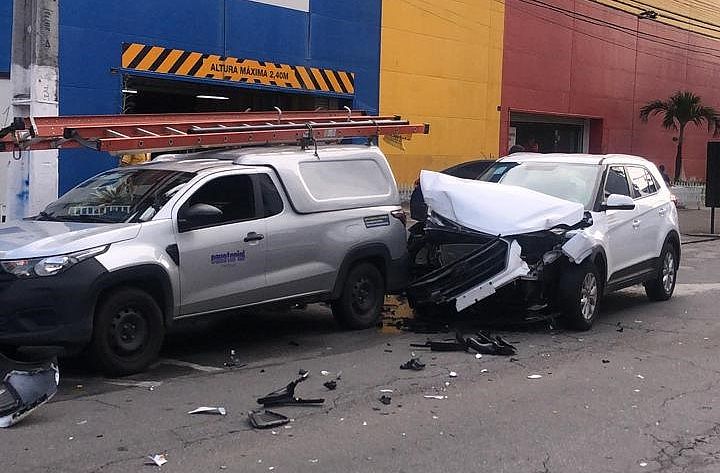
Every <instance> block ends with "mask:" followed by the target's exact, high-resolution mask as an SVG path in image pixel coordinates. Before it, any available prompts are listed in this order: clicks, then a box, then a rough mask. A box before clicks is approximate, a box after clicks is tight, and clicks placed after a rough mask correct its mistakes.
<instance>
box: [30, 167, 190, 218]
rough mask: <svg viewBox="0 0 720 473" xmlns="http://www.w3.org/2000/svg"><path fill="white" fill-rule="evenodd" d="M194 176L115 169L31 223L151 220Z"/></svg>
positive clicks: (86, 182)
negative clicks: (47, 221)
mask: <svg viewBox="0 0 720 473" xmlns="http://www.w3.org/2000/svg"><path fill="white" fill-rule="evenodd" d="M194 176H195V174H194V173H191V172H183V171H169V170H163V169H148V168H144V169H143V168H125V169H123V168H120V169H113V170H111V171H107V172H104V173H102V174H98V175H97V176H95V177H92V178H90V179H88V180H87V181H85V182H83V183H82V184H80V185H79V186H77V187H76V188H74V189H72V190H71V191H69V192H68V193H67V194H65V195H63V196H62V197H60V198H59V199H58V200H56V201H55V202H53V203H51V204H49V205H48V206H47V207H46V208H45V210H43V211H42V212H40V214H39V215H37V216H35V217H32V219H34V220H55V221H62V222H99V223H120V222H132V221H136V222H141V221H146V220H150V219H151V218H152V217H153V216H154V215H155V214H156V213H157V211H158V210H160V208H161V207H162V206H163V205H165V204H166V203H167V201H168V200H170V198H171V197H172V196H173V195H174V194H175V193H176V192H177V191H179V190H180V189H182V188H183V187H184V186H185V185H186V184H187V182H188V181H190V179H192V178H193V177H194Z"/></svg>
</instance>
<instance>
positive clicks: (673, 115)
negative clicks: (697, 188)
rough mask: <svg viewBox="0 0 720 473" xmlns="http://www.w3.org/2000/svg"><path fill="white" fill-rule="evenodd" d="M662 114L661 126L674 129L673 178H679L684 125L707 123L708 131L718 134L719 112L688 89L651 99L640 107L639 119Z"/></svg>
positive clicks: (719, 124)
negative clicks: (659, 98)
mask: <svg viewBox="0 0 720 473" xmlns="http://www.w3.org/2000/svg"><path fill="white" fill-rule="evenodd" d="M660 114H662V117H663V121H662V126H663V128H666V129H668V130H676V131H677V132H678V137H677V154H676V155H675V180H676V181H677V180H678V179H680V171H681V169H682V147H683V142H684V140H685V127H686V126H687V125H688V123H692V124H693V125H696V126H700V125H702V124H703V123H707V127H708V133H712V134H713V136H718V135H720V114H718V112H717V110H715V109H714V108H713V107H708V106H705V105H703V104H702V100H701V99H700V97H698V96H697V95H695V94H693V93H692V92H688V91H684V92H683V91H678V92H675V93H674V94H673V95H672V96H671V97H670V98H669V99H668V100H653V101H652V102H648V103H647V104H646V105H645V106H644V107H643V108H641V109H640V120H642V122H643V123H647V122H648V118H650V117H651V116H654V115H660Z"/></svg>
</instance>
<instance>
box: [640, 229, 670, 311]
mask: <svg viewBox="0 0 720 473" xmlns="http://www.w3.org/2000/svg"><path fill="white" fill-rule="evenodd" d="M659 264H660V267H659V268H658V273H657V276H656V277H655V279H651V280H649V281H645V284H644V286H645V294H647V296H648V299H650V300H651V301H666V300H668V299H670V298H671V297H672V295H673V292H674V291H675V281H676V280H677V270H678V258H677V251H676V250H675V247H674V246H673V244H672V243H670V242H665V245H663V249H662V251H661V252H660V259H659Z"/></svg>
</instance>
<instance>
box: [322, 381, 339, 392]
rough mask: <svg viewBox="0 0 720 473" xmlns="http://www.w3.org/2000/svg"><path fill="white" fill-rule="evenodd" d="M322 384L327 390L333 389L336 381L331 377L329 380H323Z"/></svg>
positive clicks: (335, 387)
mask: <svg viewBox="0 0 720 473" xmlns="http://www.w3.org/2000/svg"><path fill="white" fill-rule="evenodd" d="M323 386H325V387H326V388H327V389H328V390H329V391H335V390H336V389H337V381H335V380H334V379H331V380H330V381H325V382H324V383H323Z"/></svg>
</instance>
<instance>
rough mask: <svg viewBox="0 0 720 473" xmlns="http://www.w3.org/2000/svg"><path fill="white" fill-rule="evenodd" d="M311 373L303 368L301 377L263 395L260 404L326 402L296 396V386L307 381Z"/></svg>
mask: <svg viewBox="0 0 720 473" xmlns="http://www.w3.org/2000/svg"><path fill="white" fill-rule="evenodd" d="M309 375H310V374H309V373H308V372H307V371H305V370H301V374H300V377H299V378H297V379H296V380H294V381H290V383H288V385H287V386H285V387H284V388H281V389H278V390H277V391H273V392H271V393H270V394H268V395H266V396H263V397H261V398H259V399H258V400H257V402H258V404H262V405H264V406H266V407H267V406H279V405H287V406H293V405H295V406H296V405H307V404H310V405H316V406H317V405H320V404H323V403H324V402H325V399H300V398H297V397H295V388H296V387H297V385H298V384H299V383H301V382H303V381H305V380H306V379H307V378H308V376H309Z"/></svg>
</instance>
